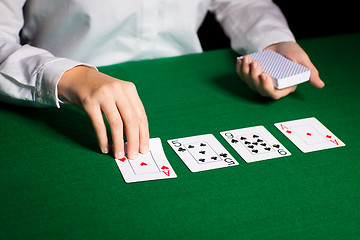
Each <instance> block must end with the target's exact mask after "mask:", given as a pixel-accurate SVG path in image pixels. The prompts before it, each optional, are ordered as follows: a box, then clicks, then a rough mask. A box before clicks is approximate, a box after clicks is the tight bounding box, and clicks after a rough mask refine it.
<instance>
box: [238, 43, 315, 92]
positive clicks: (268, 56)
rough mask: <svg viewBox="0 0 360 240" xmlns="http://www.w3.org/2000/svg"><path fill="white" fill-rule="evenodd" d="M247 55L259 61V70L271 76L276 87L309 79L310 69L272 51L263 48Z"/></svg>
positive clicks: (280, 87)
mask: <svg viewBox="0 0 360 240" xmlns="http://www.w3.org/2000/svg"><path fill="white" fill-rule="evenodd" d="M249 56H250V57H251V59H252V60H253V61H255V60H256V61H258V62H259V63H260V66H261V70H262V71H263V72H266V73H267V74H269V75H270V76H271V77H272V78H273V81H274V85H275V87H276V88H278V89H283V88H286V87H290V86H293V85H297V84H300V83H303V82H306V81H308V80H309V79H310V69H308V68H306V67H304V66H303V65H301V64H298V63H296V62H294V61H291V60H289V59H287V58H286V57H284V56H283V55H281V54H278V53H276V52H274V51H271V50H263V51H260V52H256V53H252V54H250V55H249ZM240 58H241V57H240Z"/></svg>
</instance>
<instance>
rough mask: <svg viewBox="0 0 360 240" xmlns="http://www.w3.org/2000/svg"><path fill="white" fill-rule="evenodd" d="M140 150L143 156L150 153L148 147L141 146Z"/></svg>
mask: <svg viewBox="0 0 360 240" xmlns="http://www.w3.org/2000/svg"><path fill="white" fill-rule="evenodd" d="M140 149H141V150H140V152H141V153H142V154H146V153H148V151H149V147H148V146H147V145H145V146H141V147H140Z"/></svg>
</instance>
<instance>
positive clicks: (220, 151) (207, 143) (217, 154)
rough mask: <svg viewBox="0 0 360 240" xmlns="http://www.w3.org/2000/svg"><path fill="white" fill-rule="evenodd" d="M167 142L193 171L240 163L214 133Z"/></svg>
mask: <svg viewBox="0 0 360 240" xmlns="http://www.w3.org/2000/svg"><path fill="white" fill-rule="evenodd" d="M167 142H168V143H169V145H170V146H171V147H172V149H173V150H174V151H175V152H176V154H177V155H178V156H179V157H180V158H181V160H182V161H183V162H184V163H185V164H186V166H187V167H188V168H189V169H190V171H192V172H200V171H206V170H211V169H216V168H223V167H229V166H235V165H238V164H239V163H238V162H237V161H236V160H235V159H234V158H233V157H232V156H231V155H230V153H229V152H228V151H227V150H226V149H225V148H224V146H222V145H221V143H220V142H219V141H218V140H217V139H216V138H215V137H214V135H212V134H205V135H199V136H193V137H185V138H178V139H173V140H168V141H167Z"/></svg>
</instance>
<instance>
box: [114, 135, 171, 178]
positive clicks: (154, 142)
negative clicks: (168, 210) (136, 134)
mask: <svg viewBox="0 0 360 240" xmlns="http://www.w3.org/2000/svg"><path fill="white" fill-rule="evenodd" d="M149 147H150V148H149V149H150V150H149V152H148V153H147V154H139V156H138V158H137V159H134V160H130V159H128V158H126V157H124V158H121V159H115V161H116V164H117V165H118V167H119V169H120V172H121V174H122V176H123V178H124V180H125V182H127V183H132V182H141V181H150V180H157V179H167V178H176V177H177V176H176V173H175V171H174V170H173V169H172V167H171V165H170V163H169V161H168V160H167V158H166V156H165V153H164V150H163V147H162V145H161V140H160V138H152V139H150V144H149Z"/></svg>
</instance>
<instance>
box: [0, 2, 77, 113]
mask: <svg viewBox="0 0 360 240" xmlns="http://www.w3.org/2000/svg"><path fill="white" fill-rule="evenodd" d="M24 4H25V0H2V1H1V2H0V12H1V18H0V100H2V101H6V102H10V103H15V104H21V105H31V106H57V107H60V104H59V99H58V93H57V84H58V81H59V80H60V78H61V76H62V74H63V73H64V72H65V71H67V70H69V69H71V68H73V67H75V66H77V65H83V64H82V63H79V62H76V61H72V60H69V59H65V58H57V57H55V56H53V55H52V54H51V53H49V52H48V51H45V50H43V49H40V48H36V47H32V46H30V45H23V46H22V45H20V37H19V32H20V30H21V28H22V26H23V24H24V19H23V12H22V8H23V6H24Z"/></svg>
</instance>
